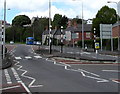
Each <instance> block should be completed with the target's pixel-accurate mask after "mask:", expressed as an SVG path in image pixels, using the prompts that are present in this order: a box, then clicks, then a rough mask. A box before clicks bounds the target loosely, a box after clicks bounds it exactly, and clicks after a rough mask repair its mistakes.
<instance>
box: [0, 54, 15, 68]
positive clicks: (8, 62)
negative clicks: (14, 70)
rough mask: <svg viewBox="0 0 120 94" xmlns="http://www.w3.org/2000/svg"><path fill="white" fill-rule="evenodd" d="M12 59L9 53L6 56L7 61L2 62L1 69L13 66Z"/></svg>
mask: <svg viewBox="0 0 120 94" xmlns="http://www.w3.org/2000/svg"><path fill="white" fill-rule="evenodd" d="M12 61H13V60H12V57H11V55H10V54H9V53H7V54H6V56H5V59H3V60H2V66H1V67H0V69H6V68H9V67H11V66H12Z"/></svg>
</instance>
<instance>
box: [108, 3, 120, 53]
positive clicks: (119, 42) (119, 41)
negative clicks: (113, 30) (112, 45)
mask: <svg viewBox="0 0 120 94" xmlns="http://www.w3.org/2000/svg"><path fill="white" fill-rule="evenodd" d="M107 3H115V4H116V5H117V23H119V14H118V13H119V11H118V2H114V1H108V2H107ZM117 27H118V51H119V50H120V33H119V25H118V26H117Z"/></svg>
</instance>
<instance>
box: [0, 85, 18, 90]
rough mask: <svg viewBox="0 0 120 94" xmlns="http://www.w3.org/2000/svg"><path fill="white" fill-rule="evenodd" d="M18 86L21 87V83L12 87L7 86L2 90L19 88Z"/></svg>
mask: <svg viewBox="0 0 120 94" xmlns="http://www.w3.org/2000/svg"><path fill="white" fill-rule="evenodd" d="M18 87H20V85H17V86H12V87H6V88H2V89H0V90H8V89H13V88H18Z"/></svg>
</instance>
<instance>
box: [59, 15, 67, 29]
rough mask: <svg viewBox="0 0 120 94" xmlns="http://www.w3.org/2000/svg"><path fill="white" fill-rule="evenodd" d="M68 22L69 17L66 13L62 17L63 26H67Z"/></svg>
mask: <svg viewBox="0 0 120 94" xmlns="http://www.w3.org/2000/svg"><path fill="white" fill-rule="evenodd" d="M67 22H68V18H67V17H66V16H65V15H64V16H63V17H62V19H61V24H60V25H61V26H63V28H66V27H67Z"/></svg>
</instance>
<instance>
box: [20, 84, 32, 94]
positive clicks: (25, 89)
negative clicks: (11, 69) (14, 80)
mask: <svg viewBox="0 0 120 94" xmlns="http://www.w3.org/2000/svg"><path fill="white" fill-rule="evenodd" d="M21 84H22V86H23V87H24V88H25V90H26V91H27V92H28V93H29V94H32V93H31V92H30V90H29V89H28V88H27V87H26V85H25V84H24V83H23V82H21Z"/></svg>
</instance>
